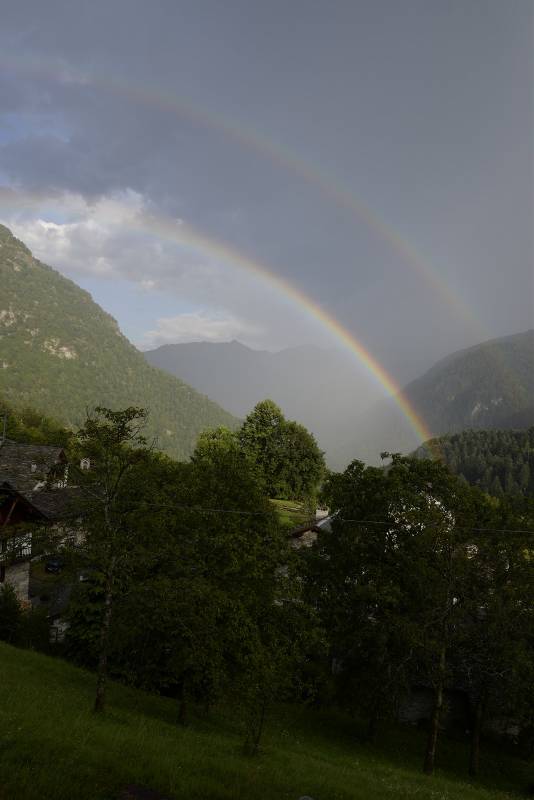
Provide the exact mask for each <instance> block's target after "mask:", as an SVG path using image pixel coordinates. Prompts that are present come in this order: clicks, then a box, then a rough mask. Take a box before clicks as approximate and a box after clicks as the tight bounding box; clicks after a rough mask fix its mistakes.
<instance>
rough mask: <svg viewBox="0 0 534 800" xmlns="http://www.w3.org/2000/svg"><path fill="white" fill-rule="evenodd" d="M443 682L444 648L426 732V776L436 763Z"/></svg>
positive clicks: (443, 648) (440, 658)
mask: <svg viewBox="0 0 534 800" xmlns="http://www.w3.org/2000/svg"><path fill="white" fill-rule="evenodd" d="M444 682H445V647H444V646H443V647H442V648H441V652H440V656H439V672H438V680H437V684H436V694H435V700H434V708H433V709H432V716H431V718H430V730H429V731H428V739H427V744H426V753H425V762H424V765H423V772H425V773H426V774H427V775H432V773H433V772H434V765H435V763H436V749H437V745H438V735H439V723H440V719H441V712H442V709H443V684H444Z"/></svg>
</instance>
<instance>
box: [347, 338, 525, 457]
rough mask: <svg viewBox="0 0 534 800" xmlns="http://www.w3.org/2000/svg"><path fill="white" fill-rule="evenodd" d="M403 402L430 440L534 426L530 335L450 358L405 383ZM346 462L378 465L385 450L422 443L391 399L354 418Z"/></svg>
mask: <svg viewBox="0 0 534 800" xmlns="http://www.w3.org/2000/svg"><path fill="white" fill-rule="evenodd" d="M403 395H404V397H405V398H406V399H407V400H408V403H409V405H410V406H411V407H412V408H413V409H414V411H415V412H416V416H418V417H419V418H420V420H422V421H424V423H425V426H426V428H427V429H428V431H429V432H430V433H431V434H432V435H433V436H444V435H447V434H454V433H459V432H461V431H465V430H472V429H475V430H486V429H501V430H503V429H518V428H527V427H529V426H532V425H534V330H529V331H526V332H524V333H518V334H516V335H514V336H505V337H503V338H500V339H493V340H491V341H487V342H482V343H481V344H479V345H476V346H475V347H470V348H468V349H467V350H460V351H458V352H456V353H452V354H451V355H449V356H447V357H446V358H444V359H442V360H441V361H438V362H437V363H436V364H435V365H434V366H433V367H432V368H431V369H429V370H428V372H425V374H424V375H422V376H421V377H420V378H417V380H415V381H412V382H411V383H409V384H408V385H407V386H406V387H405V388H404V390H403ZM351 430H352V433H351V434H350V435H347V436H346V444H345V448H344V460H345V462H349V461H351V460H352V459H353V458H360V459H363V460H364V461H367V462H368V463H374V464H377V463H379V454H380V452H381V451H383V450H388V451H389V452H402V453H407V452H410V451H413V450H415V448H416V447H418V446H419V445H421V444H422V442H421V439H420V438H419V433H415V432H414V430H413V428H412V426H411V425H410V423H409V422H408V420H407V419H406V417H405V415H404V413H403V412H402V410H401V409H400V408H399V406H398V404H397V403H396V402H395V401H394V400H393V399H390V400H388V401H386V402H384V403H383V404H382V405H380V406H377V407H376V408H375V409H374V410H373V411H371V412H370V413H369V414H367V415H364V416H363V417H359V418H357V419H355V420H354V421H353V423H352V425H351Z"/></svg>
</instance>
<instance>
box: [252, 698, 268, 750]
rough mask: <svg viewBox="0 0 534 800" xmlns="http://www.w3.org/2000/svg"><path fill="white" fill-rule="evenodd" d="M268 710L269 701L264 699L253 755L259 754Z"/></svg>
mask: <svg viewBox="0 0 534 800" xmlns="http://www.w3.org/2000/svg"><path fill="white" fill-rule="evenodd" d="M266 711H267V703H266V702H265V701H264V702H263V703H262V705H261V711H260V718H259V720H258V727H257V729H256V736H255V739H254V744H253V747H252V755H254V756H257V755H258V753H259V751H260V741H261V737H262V734H263V726H264V725H265V714H266Z"/></svg>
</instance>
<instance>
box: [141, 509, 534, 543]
mask: <svg viewBox="0 0 534 800" xmlns="http://www.w3.org/2000/svg"><path fill="white" fill-rule="evenodd" d="M153 508H156V509H158V510H169V511H189V512H193V513H198V514H230V515H234V516H243V517H262V516H272V515H273V513H274V514H276V509H273V511H263V510H262V511H259V510H258V511H248V510H244V509H235V508H205V507H202V506H174V505H165V506H155V507H154V506H153ZM284 514H298V515H299V516H300V515H302V512H301V511H298V510H297V509H287V510H285V509H284ZM334 519H335V522H336V523H337V522H342V523H352V524H356V525H362V526H366V525H367V526H370V525H387V526H389V527H392V525H393V524H394V523H392V522H391V521H390V520H368V519H350V518H347V517H338V516H336V517H335V518H334ZM303 524H306V523H303ZM313 524H318V523H317V521H316V520H313V522H311V523H310V526H313ZM406 524H408V525H409V524H411V523H406ZM413 524H414V525H417V523H413ZM420 524H423V525H424V523H420ZM452 527H453V528H454V529H455V530H457V531H470V532H472V533H510V534H523V535H528V536H534V530H525V529H521V528H481V527H470V526H462V525H453V526H452ZM424 528H425V530H438V528H437V527H436V526H435V525H425V526H424Z"/></svg>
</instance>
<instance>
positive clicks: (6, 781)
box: [0, 643, 528, 800]
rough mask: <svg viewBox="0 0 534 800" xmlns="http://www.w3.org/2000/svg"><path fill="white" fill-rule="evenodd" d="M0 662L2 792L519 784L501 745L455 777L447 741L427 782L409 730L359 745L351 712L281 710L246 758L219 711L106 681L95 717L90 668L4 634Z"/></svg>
mask: <svg viewBox="0 0 534 800" xmlns="http://www.w3.org/2000/svg"><path fill="white" fill-rule="evenodd" d="M0 660H1V663H2V686H3V691H4V693H5V696H6V697H9V699H10V701H9V703H3V704H2V707H1V709H0V719H1V730H2V733H1V734H0V754H1V764H2V781H1V789H0V796H1V797H2V798H3V799H4V798H5V800H8V799H9V800H42V798H45V797H46V798H49V797H53V798H55V800H72V798H73V797H76V798H78V800H116V799H117V800H118V798H119V797H120V795H121V792H122V791H123V790H124V788H125V787H126V786H128V785H132V784H135V785H138V786H143V787H147V788H150V789H152V790H155V791H159V792H165V793H166V795H165V796H166V797H169V798H175V800H179V799H181V798H184V800H185V798H187V800H240V799H241V800H280V799H282V798H283V799H284V800H297V798H299V797H300V796H302V795H303V794H309V795H311V797H313V798H314V799H315V800H402V799H403V798H405V799H406V800H407V799H408V798H413V797H418V798H420V800H436V798H446V799H447V800H506V799H507V798H510V799H511V798H512V797H514V796H515V791H517V790H518V789H521V788H523V787H524V786H525V785H526V784H527V783H528V772H527V765H525V764H523V763H522V762H520V761H517V760H514V759H512V758H507V757H506V756H503V755H502V754H500V755H499V757H498V758H497V757H496V756H495V757H494V758H492V759H488V762H490V763H489V766H488V767H487V772H486V774H484V775H483V776H482V777H481V781H480V783H479V784H478V785H474V784H471V783H469V782H467V781H464V780H460V779H458V778H456V776H455V774H454V771H455V765H456V768H458V764H461V756H460V754H459V750H458V746H457V745H455V744H454V743H453V742H448V743H447V746H446V747H444V749H443V750H444V752H443V757H442V764H443V767H442V770H441V771H440V772H439V773H438V774H437V775H436V776H435V777H434V778H432V779H429V778H428V777H425V776H423V775H421V774H420V772H419V769H420V749H421V744H420V739H421V736H422V735H423V734H421V733H420V732H417V731H415V730H410V729H403V730H402V731H400V730H398V729H391V730H390V732H389V733H388V735H387V736H386V737H385V742H384V744H383V746H382V749H381V750H380V751H377V750H375V749H373V748H371V747H369V746H364V745H362V744H359V743H358V734H359V733H360V731H359V728H358V725H357V723H355V721H354V720H349V719H348V718H344V717H340V716H339V717H336V716H334V715H332V714H330V715H329V716H328V719H327V716H326V715H325V714H323V713H319V712H315V713H314V712H310V711H300V712H298V715H297V712H296V711H295V709H293V708H290V707H286V708H280V709H279V710H278V713H277V715H276V717H275V718H274V719H273V720H272V722H271V724H270V727H269V730H268V732H267V736H266V740H265V746H264V750H263V753H262V755H261V756H260V757H259V758H250V757H246V756H244V755H242V750H241V741H242V737H241V733H242V732H241V730H240V728H239V724H238V723H237V722H236V720H235V718H234V717H233V715H230V714H228V713H225V712H223V711H219V712H218V713H217V715H210V716H206V715H203V716H200V717H196V718H195V719H194V721H193V723H192V724H191V725H189V726H187V727H185V728H184V727H181V726H179V725H177V723H176V702H175V701H173V700H171V699H166V698H161V697H156V696H150V695H147V694H144V693H142V692H140V691H135V690H133V689H128V688H126V687H123V686H119V685H117V684H114V685H113V686H112V687H111V694H110V700H111V703H110V709H109V711H108V713H107V714H106V715H104V716H95V715H94V714H93V713H92V712H91V711H90V707H91V697H92V694H93V691H94V676H93V675H91V674H90V673H88V672H85V671H83V670H80V669H77V668H75V667H73V666H71V665H68V664H66V663H64V662H62V661H60V660H57V659H53V658H50V657H47V656H44V655H40V654H37V653H32V652H28V651H22V650H17V649H15V648H13V647H10V646H9V645H6V644H3V643H0ZM325 723H328V724H327V726H325ZM325 729H327V730H328V735H327V734H326V733H325ZM488 785H492V787H493V788H492V790H489V789H488V788H486V786H488ZM512 793H514V794H512Z"/></svg>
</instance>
